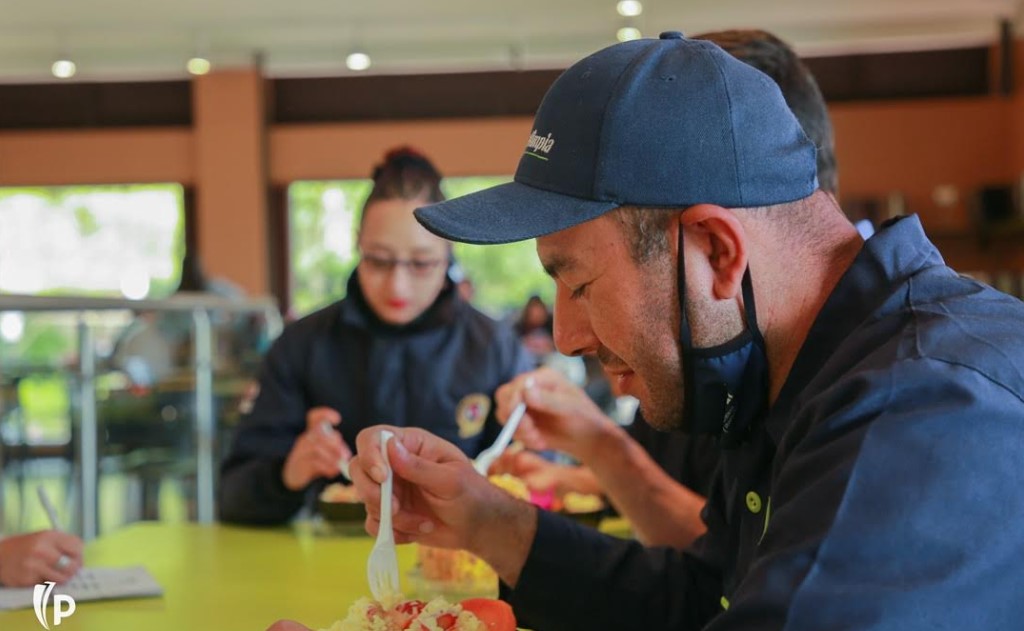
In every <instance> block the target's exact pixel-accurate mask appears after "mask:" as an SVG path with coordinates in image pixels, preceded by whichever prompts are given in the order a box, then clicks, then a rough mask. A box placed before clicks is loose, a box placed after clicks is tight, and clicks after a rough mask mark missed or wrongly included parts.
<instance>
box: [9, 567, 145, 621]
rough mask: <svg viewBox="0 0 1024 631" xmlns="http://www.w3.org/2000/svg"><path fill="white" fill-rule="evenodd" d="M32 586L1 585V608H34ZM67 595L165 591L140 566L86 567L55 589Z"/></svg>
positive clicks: (83, 597) (82, 597)
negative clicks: (12, 586) (13, 586)
mask: <svg viewBox="0 0 1024 631" xmlns="http://www.w3.org/2000/svg"><path fill="white" fill-rule="evenodd" d="M32 589H33V588H31V587H26V588H10V587H2V588H0V611H3V610H7V609H31V608H32V605H33V603H32ZM53 593H54V594H66V595H68V596H71V597H72V598H74V599H75V602H79V603H80V602H87V601H90V600H116V599H120V598H147V597H152V596H162V595H163V593H164V590H163V589H162V588H161V587H160V584H159V583H157V582H156V579H154V578H153V576H152V575H151V574H150V573H149V572H147V571H146V568H144V567H142V566H141V565H139V566H135V567H87V568H82V569H81V570H79V571H78V574H76V575H75V577H74V578H73V579H71V580H70V581H68V582H67V583H65V584H63V585H58V586H57V587H55V588H54V590H53Z"/></svg>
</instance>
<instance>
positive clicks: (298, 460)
mask: <svg viewBox="0 0 1024 631" xmlns="http://www.w3.org/2000/svg"><path fill="white" fill-rule="evenodd" d="M339 423H341V415H340V414H338V412H337V411H335V410H332V409H331V408H328V407H316V408H313V409H311V410H309V411H308V412H306V431H304V432H303V433H302V435H300V436H299V438H298V440H296V441H295V445H294V446H293V447H292V450H291V452H290V453H289V454H288V459H287V460H285V461H284V469H283V470H282V471H281V480H282V481H283V482H284V485H285V487H286V488H288V489H291V490H292V491H301V490H302V489H304V488H306V487H307V486H308V485H309V483H310V482H312V481H313V480H315V479H317V478H333V477H335V476H337V475H338V474H339V473H340V472H341V467H340V463H341V461H342V460H349V459H350V458H351V457H352V450H351V449H349V447H348V445H346V444H345V441H344V440H343V439H342V438H341V434H340V433H339V432H338V431H337V430H336V429H334V428H335V427H336V426H337V425H338V424H339Z"/></svg>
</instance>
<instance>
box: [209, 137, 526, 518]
mask: <svg viewBox="0 0 1024 631" xmlns="http://www.w3.org/2000/svg"><path fill="white" fill-rule="evenodd" d="M373 181H374V182H373V190H372V191H371V193H370V196H369V198H368V199H367V200H366V203H365V205H364V206H363V214H362V219H361V223H360V227H359V235H358V247H359V252H360V262H359V265H358V266H357V267H356V270H355V272H354V273H353V275H352V277H351V278H350V279H349V283H348V295H347V297H346V298H345V299H343V300H340V301H338V302H335V303H334V304H331V305H329V306H328V307H326V308H324V309H322V310H320V311H317V312H316V313H313V314H311V315H309V316H306V317H304V318H302V319H300V320H298V321H297V322H294V323H292V324H290V325H289V326H288V327H286V329H285V331H284V332H283V334H282V335H281V336H280V338H278V339H277V340H276V341H275V342H274V344H273V345H272V347H271V349H270V351H269V352H268V354H267V356H266V358H265V360H264V364H263V367H262V370H261V373H260V379H259V392H258V394H257V396H256V398H255V401H254V402H253V406H252V409H251V411H250V412H249V413H248V414H246V415H245V416H244V417H243V418H242V421H241V423H240V426H239V429H238V432H237V434H236V437H235V441H234V444H233V446H232V448H231V453H230V454H229V456H228V459H227V460H226V462H225V463H224V466H223V468H222V478H221V484H220V506H221V517H222V518H223V519H224V520H226V521H232V522H244V523H259V524H270V523H280V522H284V521H286V520H288V519H290V518H291V517H293V516H294V515H295V514H296V513H297V512H298V511H299V509H300V508H301V507H302V506H303V505H304V503H305V501H306V498H307V493H308V492H315V491H317V490H318V489H319V488H321V487H322V486H323V485H324V484H325V483H326V481H329V480H331V479H334V478H336V477H337V476H338V475H339V472H340V471H341V466H342V463H343V462H345V461H347V460H348V459H349V458H350V457H351V456H352V448H351V446H352V445H354V444H355V437H356V434H358V433H359V431H360V430H361V429H363V428H365V427H367V426H369V425H373V424H376V423H379V422H382V421H386V422H389V423H393V424H396V425H400V426H411V427H420V428H423V429H426V430H429V431H431V432H433V433H434V434H436V435H438V436H441V437H443V438H445V439H446V440H448V441H451V442H453V443H455V444H456V445H458V446H459V448H460V449H462V451H463V452H464V453H465V454H467V455H469V456H471V457H472V456H475V455H476V454H477V453H479V452H480V451H481V450H482V449H483V448H485V447H486V446H488V445H490V443H491V442H492V441H493V440H494V438H495V437H496V436H497V433H498V431H499V430H500V425H499V424H498V423H497V421H496V420H495V416H494V409H493V407H494V406H493V395H494V392H495V390H496V389H497V388H498V386H499V385H501V384H502V383H505V382H506V381H508V380H510V379H512V378H513V377H514V376H515V375H516V374H519V373H521V372H524V371H526V370H528V369H529V368H530V367H531V363H530V359H529V356H528V354H527V353H526V352H525V351H524V350H523V348H522V346H521V345H520V344H519V340H518V339H517V338H516V336H515V335H514V334H513V332H512V331H511V330H510V329H509V328H507V327H505V326H503V325H500V324H499V323H496V322H495V321H493V320H492V319H491V318H489V317H487V316H486V315H484V314H482V313H480V312H479V311H477V310H476V309H474V308H473V307H472V306H470V305H469V304H468V303H467V302H465V301H464V300H463V299H462V298H461V297H460V295H459V292H458V289H457V287H456V282H453V279H452V278H451V277H450V275H449V274H448V270H449V269H450V267H451V266H452V265H453V263H454V261H453V258H452V246H451V243H450V242H448V241H445V240H444V239H441V238H439V237H436V236H434V235H432V234H431V233H429V232H428V231H427V230H425V229H424V228H423V227H422V226H420V224H419V223H418V222H417V221H416V219H415V218H414V217H413V214H412V211H413V210H414V209H415V208H416V207H418V206H422V205H424V204H426V203H433V202H437V201H441V200H443V199H444V197H443V195H442V193H441V189H440V183H441V175H440V174H439V173H438V172H437V170H436V169H435V168H434V166H433V165H432V164H431V163H430V161H429V160H428V159H427V158H426V157H424V156H423V155H421V154H419V153H417V152H415V151H413V150H411V149H408V148H402V149H396V150H393V151H391V152H389V153H388V154H387V156H386V157H385V159H384V162H383V164H381V165H380V166H378V167H377V168H376V169H375V170H374V174H373Z"/></svg>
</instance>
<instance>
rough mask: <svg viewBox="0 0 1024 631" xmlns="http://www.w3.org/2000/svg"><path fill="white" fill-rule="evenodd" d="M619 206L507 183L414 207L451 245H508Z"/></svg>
mask: <svg viewBox="0 0 1024 631" xmlns="http://www.w3.org/2000/svg"><path fill="white" fill-rule="evenodd" d="M619 206H621V204H619V203H617V202H608V201H603V202H598V201H593V200H589V199H581V198H579V197H572V196H571V195H562V194H560V193H552V192H550V191H543V190H540V189H538V188H533V187H532V186H527V185H525V184H520V183H519V182H509V183H508V184H499V185H498V186H494V187H492V188H489V189H486V190H483V191H480V192H478V193H470V194H469V195H463V196H462V197H457V198H455V199H450V200H448V201H446V202H440V203H437V204H432V205H430V206H424V207H422V208H417V209H416V219H418V220H419V222H420V223H421V224H423V226H424V227H425V228H426V229H427V230H429V231H431V232H433V233H434V234H436V235H438V236H440V237H444V238H445V239H449V240H451V241H459V242H462V243H477V244H496V243H512V242H513V241H525V240H526V239H533V238H535V237H541V236H544V235H546V234H552V233H554V232H558V231H559V230H565V229H566V228H571V227H573V226H575V225H578V224H581V223H584V222H586V221H590V220H591V219H595V218H597V217H599V216H601V215H603V214H604V213H606V212H608V211H609V210H614V209H615V208H618V207H619Z"/></svg>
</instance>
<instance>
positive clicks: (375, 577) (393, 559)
mask: <svg viewBox="0 0 1024 631" xmlns="http://www.w3.org/2000/svg"><path fill="white" fill-rule="evenodd" d="M394 437H395V435H394V433H392V432H389V431H388V430H386V429H384V430H381V432H380V453H381V455H382V456H384V466H385V467H386V468H387V477H386V478H384V484H381V485H380V530H378V531H377V542H376V543H374V544H373V550H371V551H370V559H369V560H368V561H367V563H366V577H367V579H368V580H369V583H370V593H371V594H373V597H374V598H375V599H377V601H378V602H382V601H385V600H390V599H392V598H394V597H395V596H398V595H399V593H400V592H399V586H398V556H397V555H396V554H395V531H394V530H392V529H391V493H392V489H393V486H394V477H393V476H394V474H393V473H392V472H391V463H390V462H389V461H388V441H389V440H391V439H392V438H394Z"/></svg>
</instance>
